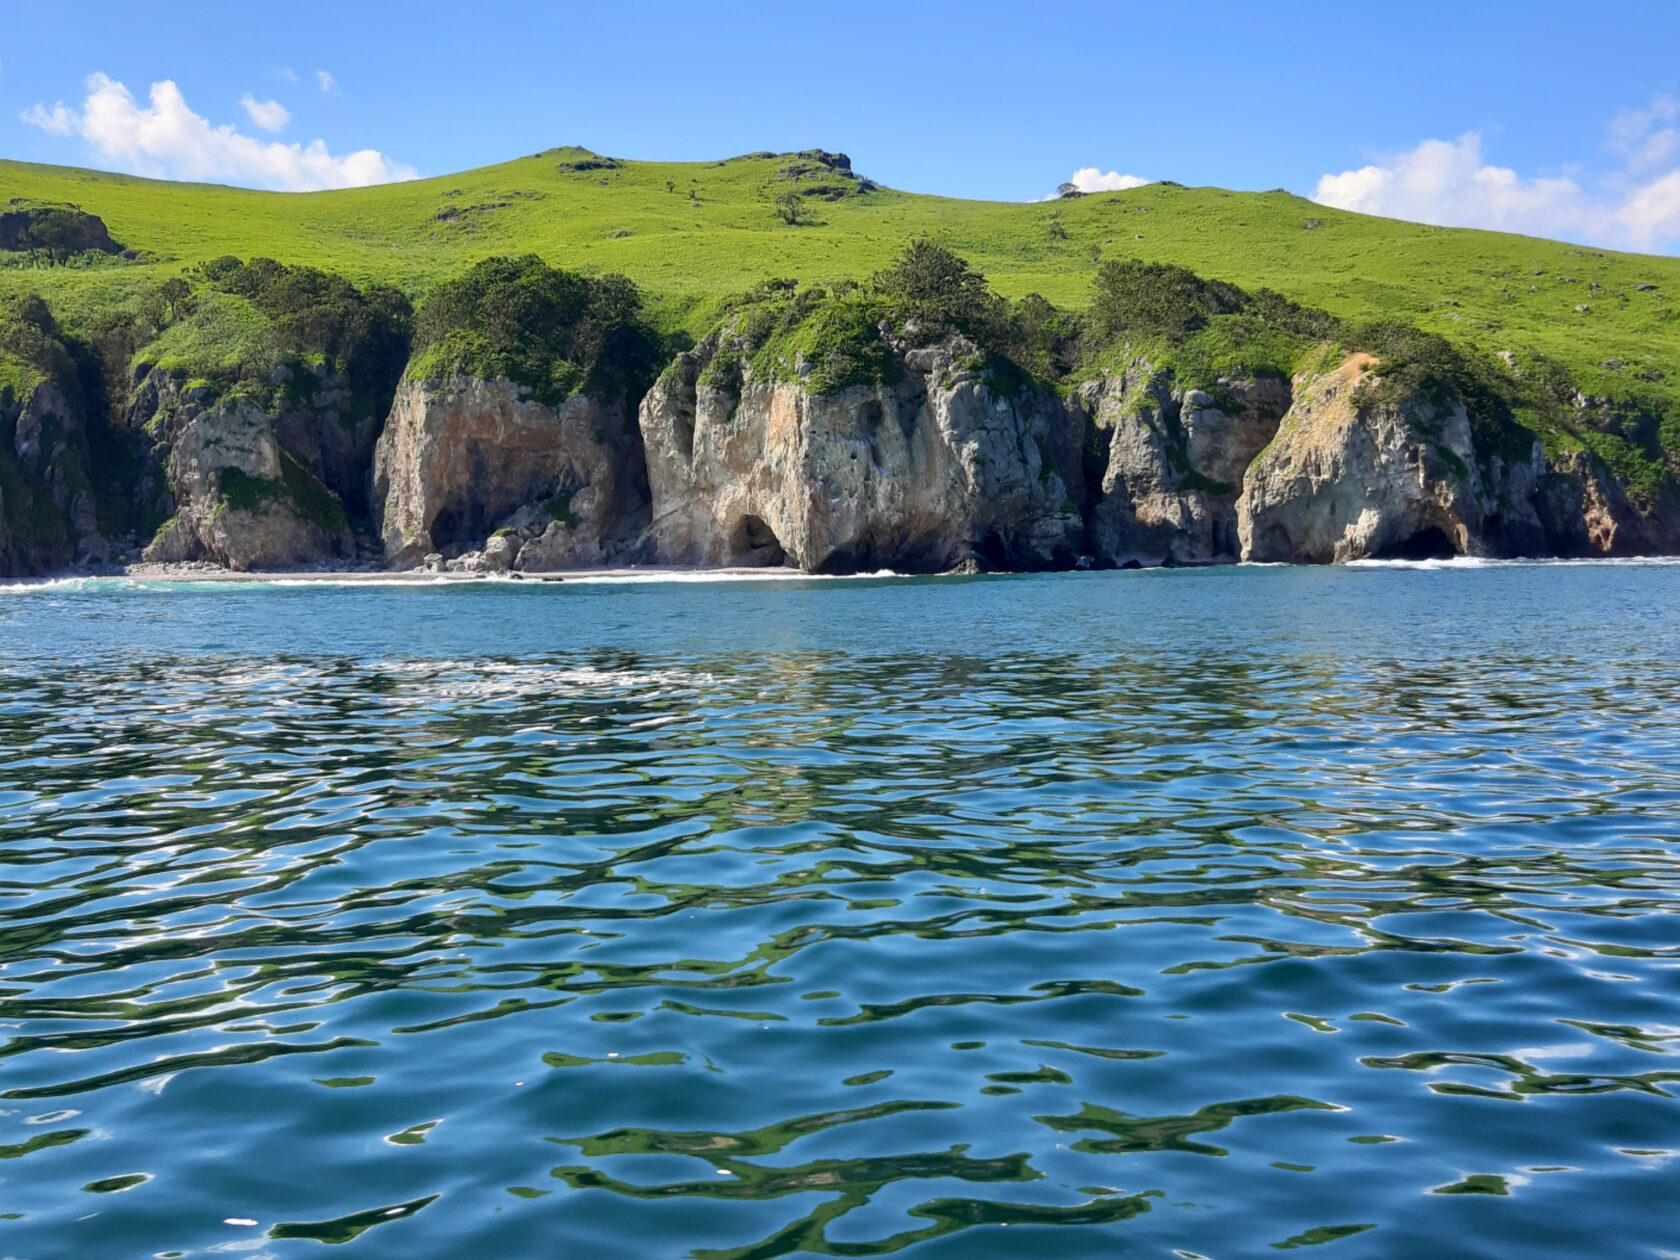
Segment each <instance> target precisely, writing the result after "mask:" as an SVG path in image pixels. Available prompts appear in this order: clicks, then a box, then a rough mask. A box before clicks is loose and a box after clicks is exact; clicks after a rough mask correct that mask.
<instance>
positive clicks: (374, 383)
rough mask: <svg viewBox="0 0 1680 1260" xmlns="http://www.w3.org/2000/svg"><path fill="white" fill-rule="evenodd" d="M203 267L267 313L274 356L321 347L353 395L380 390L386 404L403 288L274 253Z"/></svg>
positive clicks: (397, 358)
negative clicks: (357, 281)
mask: <svg viewBox="0 0 1680 1260" xmlns="http://www.w3.org/2000/svg"><path fill="white" fill-rule="evenodd" d="M201 270H202V272H203V274H204V277H205V279H206V280H207V281H209V283H210V286H211V288H213V289H214V290H216V291H217V292H219V293H228V294H232V295H234V296H237V297H242V298H245V299H246V300H247V301H249V302H250V303H251V305H252V306H254V307H255V308H256V309H257V310H258V311H259V312H261V314H262V315H263V316H264V317H266V318H267V320H268V321H269V328H268V332H267V338H268V341H269V343H270V346H271V349H272V357H274V358H276V359H281V360H283V359H290V358H297V357H300V356H316V355H318V356H320V357H321V358H322V359H324V360H325V361H327V362H329V363H331V364H332V365H333V366H335V367H336V368H338V369H339V370H340V371H342V372H343V373H344V374H345V376H346V377H347V378H348V379H349V381H350V388H351V391H352V392H353V393H355V394H356V395H357V396H358V397H368V398H372V399H376V398H378V397H379V396H381V395H383V396H384V397H385V401H386V403H387V404H389V395H390V391H391V390H392V389H393V388H394V387H395V385H396V382H397V380H398V379H399V378H400V377H401V376H402V370H403V365H404V363H406V362H407V360H408V342H409V334H410V328H411V325H412V323H413V319H414V309H413V307H412V306H411V305H410V303H409V301H408V299H407V298H406V297H404V296H403V295H402V293H400V292H399V291H397V290H396V289H393V288H390V287H389V286H387V285H370V286H368V287H367V288H365V289H358V288H357V287H356V286H355V285H353V284H351V283H350V282H349V281H348V280H346V279H345V278H344V277H343V276H335V275H331V274H329V273H328V272H325V271H320V270H317V269H316V268H314V267H288V266H286V265H284V264H282V263H278V262H276V261H274V259H272V258H253V259H252V260H251V261H250V262H248V263H244V262H241V261H240V260H239V259H237V258H232V257H225V258H216V259H212V260H211V261H210V262H207V263H205V264H204V266H203V268H202V269H201ZM160 296H163V297H164V298H165V299H168V298H169V296H170V295H169V294H167V293H164V292H163V291H162V290H160ZM176 300H177V301H178V300H179V299H178V298H177V299H176Z"/></svg>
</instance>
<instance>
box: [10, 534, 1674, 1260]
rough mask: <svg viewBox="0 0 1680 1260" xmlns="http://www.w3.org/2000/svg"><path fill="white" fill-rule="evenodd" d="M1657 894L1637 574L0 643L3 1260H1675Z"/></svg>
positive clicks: (31, 591) (1079, 588) (1666, 804)
mask: <svg viewBox="0 0 1680 1260" xmlns="http://www.w3.org/2000/svg"><path fill="white" fill-rule="evenodd" d="M1677 891H1680V567H1674V566H1669V565H1662V564H1596V565H1588V564H1581V565H1566V564H1543V565H1542V564H1535V565H1526V564H1510V565H1482V566H1474V565H1470V566H1465V565H1421V566H1404V565H1397V566H1375V567H1358V566H1355V567H1348V568H1338V569H1295V568H1246V567H1245V568H1239V569H1220V570H1207V571H1195V572H1189V571H1183V572H1163V571H1156V572H1140V573H1107V574H1066V575H1045V576H1026V577H996V578H974V579H862V580H779V581H758V582H744V581H710V582H671V581H650V582H643V581H617V582H588V581H567V582H564V583H560V584H557V585H542V586H533V585H530V584H522V583H512V582H480V583H470V584H461V583H450V584H443V583H437V584H417V585H410V586H362V585H355V584H350V583H346V584H339V585H335V584H327V585H322V584H303V585H298V584H290V585H288V584H286V583H282V582H276V583H258V584H252V585H242V586H232V585H214V584H197V585H194V584H173V585H172V584H168V583H146V582H133V581H88V582H68V583H54V584H47V585H43V586H33V587H12V588H7V589H3V590H0V1037H3V1038H4V1045H3V1048H0V1255H6V1256H15V1257H28V1258H31V1260H35V1258H43V1257H59V1256H65V1257H107V1256H113V1257H126V1256H136V1257H139V1256H218V1255H225V1254H234V1255H238V1256H241V1257H247V1258H255V1257H263V1256H271V1257H311V1256H317V1255H337V1254H345V1255H349V1256H364V1257H376V1256H393V1257H419V1256H446V1257H457V1256H460V1257H468V1256H472V1257H476V1256H500V1257H515V1256H518V1257H524V1256H588V1257H592V1258H603V1257H606V1258H611V1257H649V1256H686V1255H692V1256H702V1257H738V1258H745V1257H773V1256H782V1255H800V1254H805V1255H809V1254H817V1255H840V1256H877V1255H888V1254H891V1255H905V1256H915V1257H918V1258H921V1257H976V1256H979V1257H990V1256H999V1257H1002V1256H1008V1257H1025V1256H1054V1257H1057V1258H1058V1260H1068V1258H1069V1257H1086V1256H1090V1257H1098V1256H1104V1257H1106V1256H1114V1255H1138V1256H1160V1257H1169V1256H1175V1255H1176V1256H1180V1257H1192V1256H1208V1257H1237V1256H1252V1255H1268V1254H1271V1253H1272V1251H1273V1249H1278V1250H1294V1249H1299V1248H1308V1247H1324V1248H1326V1250H1325V1251H1324V1252H1323V1253H1322V1254H1324V1255H1326V1256H1338V1255H1340V1256H1347V1257H1353V1256H1370V1255H1381V1256H1430V1257H1459V1256H1464V1257H1490V1258H1491V1257H1499V1258H1503V1257H1511V1256H1558V1257H1565V1256H1567V1257H1576V1256H1583V1255H1593V1256H1665V1255H1667V1256H1672V1255H1676V1254H1680V1158H1677V1152H1680V1103H1677V1102H1676V1098H1675V1095H1676V1093H1677V1092H1680V1057H1677V1054H1676V1051H1677V1049H1680V970H1677V964H1680V917H1677V916H1676V909H1677V907H1680V899H1677V895H1676V894H1677ZM323 1244H329V1245H336V1246H337V1249H335V1250H333V1251H329V1252H323V1251H322V1246H323ZM1311 1254H1315V1255H1316V1254H1320V1253H1319V1252H1317V1251H1314V1252H1313V1253H1311Z"/></svg>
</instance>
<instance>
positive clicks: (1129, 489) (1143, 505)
mask: <svg viewBox="0 0 1680 1260" xmlns="http://www.w3.org/2000/svg"><path fill="white" fill-rule="evenodd" d="M1081 402H1082V403H1083V405H1084V406H1085V407H1087V408H1088V409H1089V411H1090V413H1091V423H1092V425H1093V426H1094V428H1095V434H1094V436H1095V438H1096V439H1097V442H1098V444H1099V445H1098V449H1099V451H1100V450H1101V449H1102V448H1103V447H1106V451H1107V454H1106V457H1105V468H1104V472H1103V475H1102V483H1101V497H1100V498H1099V499H1097V501H1096V503H1095V504H1094V506H1093V507H1092V509H1091V513H1090V529H1089V532H1088V542H1089V547H1090V551H1091V553H1092V555H1093V556H1094V557H1095V558H1096V560H1097V561H1098V562H1099V563H1102V564H1105V565H1131V566H1147V565H1160V564H1211V563H1231V562H1234V561H1235V560H1237V559H1238V557H1239V554H1240V550H1241V549H1240V545H1239V542H1238V536H1237V514H1236V499H1237V493H1238V491H1239V489H1240V488H1241V485H1242V477H1243V472H1244V470H1245V469H1246V468H1247V467H1248V464H1249V461H1250V460H1252V459H1253V458H1254V456H1255V455H1257V454H1258V453H1259V452H1260V451H1261V450H1262V449H1263V448H1264V447H1265V446H1266V444H1267V443H1268V442H1270V441H1271V439H1272V435H1273V434H1274V433H1276V432H1277V427H1278V422H1279V419H1280V418H1281V417H1282V415H1283V413H1284V411H1285V409H1286V408H1287V407H1288V405H1289V386H1288V383H1287V382H1285V381H1282V380H1273V379H1260V380H1224V381H1221V382H1220V383H1219V394H1218V396H1217V397H1216V396H1215V395H1213V394H1210V393H1207V392H1205V391H1203V390H1199V389H1188V390H1185V389H1179V388H1176V387H1175V384H1174V381H1173V378H1172V376H1171V374H1170V373H1162V372H1155V371H1152V370H1151V369H1150V368H1149V366H1148V365H1147V364H1145V363H1142V362H1138V363H1134V364H1132V365H1131V367H1130V368H1129V369H1128V370H1127V371H1126V372H1124V373H1120V374H1116V375H1114V376H1110V377H1108V378H1106V379H1105V380H1102V381H1098V382H1092V383H1091V384H1089V385H1088V386H1087V387H1086V388H1085V389H1084V390H1082V391H1081Z"/></svg>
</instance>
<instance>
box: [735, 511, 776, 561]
mask: <svg viewBox="0 0 1680 1260" xmlns="http://www.w3.org/2000/svg"><path fill="white" fill-rule="evenodd" d="M729 557H730V562H731V563H733V564H745V565H752V566H754V567H757V568H766V569H768V568H773V567H774V566H776V565H779V564H786V563H787V552H786V551H784V550H782V544H781V540H780V539H778V538H777V537H776V531H775V530H773V529H771V528H770V526H768V525H767V524H765V523H764V519H763V518H762V517H758V516H743V517H742V518H741V519H740V521H739V522H738V523H737V524H736V526H735V530H734V532H733V533H731V534H730V536H729Z"/></svg>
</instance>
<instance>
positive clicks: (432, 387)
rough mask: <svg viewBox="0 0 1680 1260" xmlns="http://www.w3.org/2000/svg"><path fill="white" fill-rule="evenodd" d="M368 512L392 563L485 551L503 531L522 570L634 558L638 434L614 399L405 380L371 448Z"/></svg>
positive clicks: (640, 508) (638, 526) (457, 380)
mask: <svg viewBox="0 0 1680 1260" xmlns="http://www.w3.org/2000/svg"><path fill="white" fill-rule="evenodd" d="M373 511H374V513H375V518H376V522H377V525H378V528H379V532H380V535H381V537H382V539H383V541H384V549H385V555H386V558H387V559H388V560H389V561H391V562H393V563H397V564H402V565H412V564H415V563H418V562H419V561H420V560H421V559H423V558H424V557H425V556H426V555H428V554H430V553H433V552H436V553H438V554H441V555H443V556H445V557H458V556H460V555H462V554H463V553H465V552H468V551H479V550H483V549H484V547H485V544H486V542H487V540H489V539H490V538H492V537H493V536H495V535H496V534H497V532H498V531H503V530H505V531H507V532H506V533H503V534H502V535H501V536H502V537H503V538H511V539H517V540H518V542H519V544H520V545H519V546H518V548H517V549H516V551H517V554H516V555H515V556H514V557H513V558H512V559H510V560H509V561H508V563H509V564H510V565H513V564H516V565H517V566H518V567H519V568H522V569H529V570H532V571H539V570H551V569H565V568H577V567H580V566H585V565H599V564H604V563H610V562H613V561H616V560H625V559H629V558H633V557H634V556H635V555H636V554H638V553H637V551H636V547H637V543H638V540H639V538H640V536H641V533H642V531H643V529H644V528H645V527H646V524H647V520H648V503H647V474H646V469H645V465H644V464H643V461H642V452H641V442H640V437H639V435H638V434H637V433H636V431H635V429H634V427H633V426H632V424H631V423H630V421H629V420H628V419H627V417H626V409H625V407H624V405H623V404H622V403H619V402H614V401H607V400H603V399H601V398H598V397H596V396H595V395H592V394H573V395H571V396H570V397H569V398H567V399H565V400H564V401H563V402H561V403H560V404H559V405H558V406H556V407H549V406H546V405H544V404H543V403H540V402H538V401H536V400H535V399H534V398H532V397H531V391H530V390H529V389H528V388H526V387H525V386H523V385H517V384H515V383H513V382H512V381H508V380H505V379H503V380H495V381H483V380H478V379H477V378H474V377H464V376H452V377H448V378H446V379H444V380H441V381H412V380H411V381H404V382H403V384H402V385H401V386H400V387H399V388H398V390H397V397H396V401H395V403H394V404H393V405H392V407H391V415H390V418H389V419H388V421H387V422H386V425H385V431H384V433H383V434H382V435H381V436H380V438H379V442H378V445H377V448H376V451H375V455H374V472H373ZM498 546H499V547H509V546H511V543H509V544H498Z"/></svg>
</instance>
